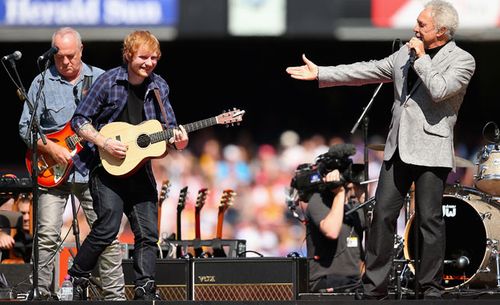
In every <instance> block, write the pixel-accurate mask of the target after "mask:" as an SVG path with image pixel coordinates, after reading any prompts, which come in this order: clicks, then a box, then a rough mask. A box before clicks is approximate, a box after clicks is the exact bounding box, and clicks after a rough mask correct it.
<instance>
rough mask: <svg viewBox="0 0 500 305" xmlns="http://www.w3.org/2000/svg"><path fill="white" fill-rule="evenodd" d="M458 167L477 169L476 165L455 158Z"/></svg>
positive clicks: (457, 157) (460, 158)
mask: <svg viewBox="0 0 500 305" xmlns="http://www.w3.org/2000/svg"><path fill="white" fill-rule="evenodd" d="M455 166H456V167H475V165H474V163H472V162H471V161H469V160H467V159H464V158H462V157H459V156H455Z"/></svg>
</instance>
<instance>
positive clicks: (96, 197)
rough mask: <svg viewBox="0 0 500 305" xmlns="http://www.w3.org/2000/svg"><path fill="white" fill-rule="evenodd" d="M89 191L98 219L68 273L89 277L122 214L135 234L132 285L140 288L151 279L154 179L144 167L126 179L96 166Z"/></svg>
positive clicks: (155, 211)
mask: <svg viewBox="0 0 500 305" xmlns="http://www.w3.org/2000/svg"><path fill="white" fill-rule="evenodd" d="M90 188H91V194H92V198H93V201H94V211H95V213H96V214H97V220H96V221H95V222H94V225H93V226H92V229H91V231H90V233H89V235H88V236H87V238H86V239H85V241H84V242H83V244H82V246H81V248H80V251H79V252H78V255H77V256H76V257H75V259H74V262H73V266H72V267H71V269H70V270H69V271H68V272H69V274H70V275H72V276H77V277H88V276H89V274H90V272H91V271H92V270H93V269H94V267H95V265H96V263H97V260H98V258H99V256H100V255H101V253H102V252H103V251H104V249H105V248H106V247H107V246H108V245H110V244H111V243H112V242H113V240H115V239H116V237H117V235H118V231H119V230H120V224H121V220H122V216H123V213H125V215H126V216H127V218H128V220H129V223H130V227H131V229H132V232H133V233H134V254H133V259H134V272H135V280H134V284H135V285H136V286H142V285H144V284H146V282H148V281H150V280H154V277H155V264H156V252H157V242H158V222H157V220H158V207H157V190H156V183H155V181H154V179H153V178H152V177H151V176H149V175H148V174H147V172H146V170H145V167H142V168H141V169H140V170H139V171H138V172H136V173H135V174H133V175H131V176H129V177H126V178H121V177H115V176H112V175H110V174H108V173H107V172H106V171H105V170H104V169H103V168H102V167H98V168H96V169H95V170H94V171H93V172H92V174H91V177H90Z"/></svg>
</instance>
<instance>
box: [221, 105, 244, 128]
mask: <svg viewBox="0 0 500 305" xmlns="http://www.w3.org/2000/svg"><path fill="white" fill-rule="evenodd" d="M244 114H245V110H240V109H236V108H233V110H229V111H227V112H226V111H225V112H223V113H221V114H219V115H218V116H216V117H215V119H216V120H217V124H225V125H226V126H229V125H231V126H233V125H234V124H235V123H236V124H237V125H239V123H240V122H241V121H243V115H244Z"/></svg>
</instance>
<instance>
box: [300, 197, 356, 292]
mask: <svg viewBox="0 0 500 305" xmlns="http://www.w3.org/2000/svg"><path fill="white" fill-rule="evenodd" d="M333 198H334V196H333V194H332V193H331V192H325V193H322V194H319V193H316V194H314V195H312V197H311V199H310V200H309V203H308V205H307V209H306V215H305V216H306V221H307V225H306V226H307V237H306V239H307V257H308V259H309V282H310V287H314V286H315V283H316V282H317V281H319V280H320V279H321V278H322V277H324V276H327V275H337V276H346V277H347V276H348V277H357V278H359V277H360V276H361V274H360V264H361V262H362V260H363V254H362V239H363V228H364V215H363V210H362V209H359V210H358V211H357V212H355V213H352V214H350V215H349V216H347V217H344V220H343V224H342V228H341V230H340V234H339V237H338V239H336V240H333V239H329V238H327V237H326V236H324V235H323V233H322V232H321V231H320V229H319V224H320V222H321V221H322V220H323V219H324V218H325V217H326V216H327V215H328V213H329V212H330V208H331V205H332V202H333ZM351 208H352V206H350V204H347V205H345V206H344V211H347V210H350V209H351Z"/></svg>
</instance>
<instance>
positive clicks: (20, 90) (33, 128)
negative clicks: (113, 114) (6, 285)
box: [2, 59, 47, 300]
mask: <svg viewBox="0 0 500 305" xmlns="http://www.w3.org/2000/svg"><path fill="white" fill-rule="evenodd" d="M9 62H10V64H11V66H12V70H14V72H15V75H16V78H17V81H16V80H14V78H13V77H12V75H11V74H10V73H9V70H8V69H7V67H5V64H4V63H3V61H2V64H3V66H4V68H5V71H6V72H7V74H8V75H9V77H10V78H11V80H12V82H13V83H14V85H15V86H16V87H17V94H18V96H19V98H20V100H21V101H22V102H26V103H27V105H28V107H29V110H30V114H31V118H30V123H29V126H28V131H27V133H26V138H27V137H28V136H31V143H32V144H31V145H32V147H31V148H32V155H31V158H32V162H31V182H32V185H33V188H32V195H33V196H32V201H33V215H32V224H33V258H32V261H33V278H32V280H33V299H34V300H36V299H37V298H39V297H40V291H39V290H38V256H39V252H38V224H37V218H38V199H39V197H40V193H39V189H38V180H37V178H38V160H37V157H38V154H37V143H38V136H39V137H40V139H42V142H43V144H44V145H45V144H47V139H46V137H45V135H44V134H43V133H42V132H41V128H40V124H39V122H38V120H37V118H36V109H37V107H38V98H39V95H38V96H37V100H36V101H35V104H33V103H32V102H31V101H30V100H29V98H28V95H27V94H26V89H25V88H24V86H23V83H22V81H21V77H20V76H19V73H18V71H17V67H16V64H15V62H14V60H13V59H11V60H9ZM42 79H43V78H42Z"/></svg>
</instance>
